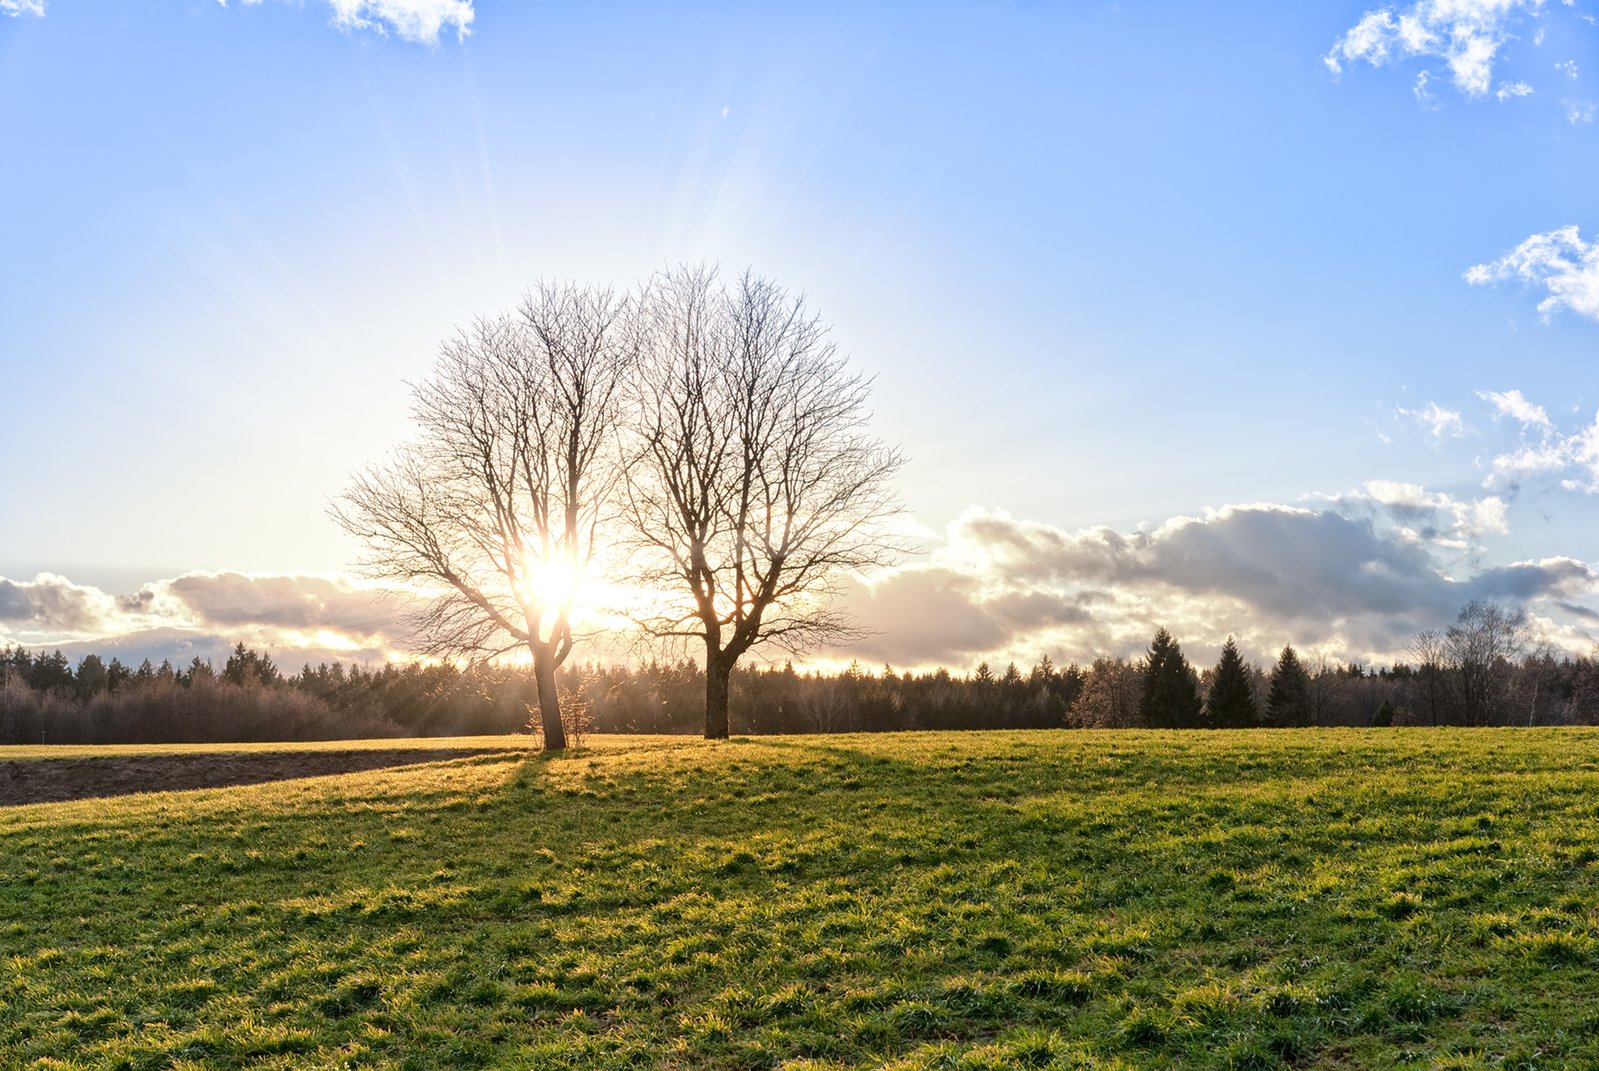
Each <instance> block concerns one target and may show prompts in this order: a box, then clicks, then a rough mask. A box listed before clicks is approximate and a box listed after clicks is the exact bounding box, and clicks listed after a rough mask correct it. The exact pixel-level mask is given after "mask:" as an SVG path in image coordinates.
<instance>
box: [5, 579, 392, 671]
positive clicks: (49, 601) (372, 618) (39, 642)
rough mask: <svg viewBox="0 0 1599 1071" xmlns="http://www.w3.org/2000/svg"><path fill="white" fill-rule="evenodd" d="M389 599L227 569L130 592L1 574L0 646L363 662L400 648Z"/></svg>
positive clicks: (367, 588)
mask: <svg viewBox="0 0 1599 1071" xmlns="http://www.w3.org/2000/svg"><path fill="white" fill-rule="evenodd" d="M394 594H395V593H394V592H390V591H387V590H386V589H383V588H377V587H373V586H371V585H366V584H362V583H358V582H355V581H352V580H348V579H344V578H337V577H323V576H292V575H289V576H285V575H265V576H263V575H251V574H246V573H236V572H222V573H206V572H197V573H188V574H185V575H183V576H179V577H173V578H171V579H167V580H159V581H155V582H153V583H150V584H146V585H144V586H143V587H142V588H140V589H139V590H138V591H136V592H133V593H131V594H113V593H110V592H106V591H103V590H101V589H99V588H96V587H91V586H87V585H83V584H76V583H73V582H72V581H70V580H67V579H66V578H64V577H60V576H56V575H53V574H50V573H42V574H40V575H39V576H37V577H35V578H34V579H33V580H30V581H18V580H9V579H6V578H4V577H0V644H10V643H16V644H21V645H22V646H24V647H29V648H54V647H61V648H62V649H63V650H81V651H91V650H94V651H101V652H102V653H105V654H108V655H109V654H116V653H118V652H119V651H131V652H140V653H141V657H143V656H148V655H152V654H157V655H159V657H164V658H172V659H173V660H174V661H178V660H180V659H181V660H182V661H185V662H187V661H188V659H189V658H190V657H193V654H194V653H200V654H202V655H203V656H204V657H210V652H213V651H215V650H218V649H220V650H224V651H225V650H227V649H228V648H230V647H232V646H233V644H235V643H237V642H240V641H243V642H245V643H247V644H249V645H250V646H252V647H257V648H264V649H268V650H273V651H279V652H282V651H295V652H300V657H305V655H306V653H307V652H310V653H313V654H317V655H319V656H320V657H318V658H316V659H313V660H322V658H325V657H326V654H327V652H342V655H340V656H339V657H343V658H346V659H351V658H353V659H358V660H363V661H364V660H371V659H373V658H382V657H387V656H389V655H391V654H395V653H399V652H403V651H404V650H405V647H406V642H407V639H408V629H407V626H406V624H405V622H404V620H403V617H402V609H403V607H402V604H401V603H400V602H399V601H398V600H396V599H395V598H385V596H386V595H390V596H392V595H394ZM130 645H131V646H130ZM157 660H159V658H158V659H157ZM289 661H290V663H293V664H298V663H297V662H295V661H294V659H293V658H291V659H290V660H289Z"/></svg>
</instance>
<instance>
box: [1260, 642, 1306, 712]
mask: <svg viewBox="0 0 1599 1071" xmlns="http://www.w3.org/2000/svg"><path fill="white" fill-rule="evenodd" d="M1266 722H1267V724H1269V725H1276V726H1282V727H1289V726H1296V725H1309V724H1310V674H1308V673H1306V672H1305V667H1304V666H1303V665H1301V664H1300V662H1299V656H1298V655H1296V654H1295V653H1294V649H1293V647H1292V646H1286V647H1284V648H1283V653H1282V655H1281V656H1279V657H1278V659H1277V665H1276V667H1275V668H1273V669H1272V671H1271V692H1270V694H1268V695H1267V697H1266Z"/></svg>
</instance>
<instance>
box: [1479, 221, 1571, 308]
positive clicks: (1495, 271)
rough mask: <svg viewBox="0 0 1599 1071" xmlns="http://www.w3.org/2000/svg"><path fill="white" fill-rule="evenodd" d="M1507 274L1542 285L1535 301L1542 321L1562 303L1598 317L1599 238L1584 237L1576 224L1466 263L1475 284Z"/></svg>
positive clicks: (1531, 283)
mask: <svg viewBox="0 0 1599 1071" xmlns="http://www.w3.org/2000/svg"><path fill="white" fill-rule="evenodd" d="M1505 280H1521V281H1522V283H1525V285H1529V286H1535V288H1538V289H1543V291H1546V296H1545V297H1543V301H1540V302H1538V312H1540V313H1543V318H1545V320H1546V321H1548V320H1549V318H1551V317H1553V315H1554V313H1556V312H1559V310H1562V309H1569V310H1572V312H1575V313H1577V315H1580V317H1588V318H1589V320H1599V241H1585V240H1583V237H1581V233H1578V230H1577V227H1575V225H1572V227H1561V229H1557V230H1549V232H1546V233H1541V235H1532V237H1530V238H1527V240H1525V241H1522V243H1521V245H1519V246H1516V248H1514V249H1511V251H1509V253H1506V254H1505V256H1501V257H1500V259H1498V261H1490V262H1487V264H1477V265H1473V267H1469V269H1466V281H1468V283H1471V285H1474V286H1479V285H1484V283H1498V281H1505Z"/></svg>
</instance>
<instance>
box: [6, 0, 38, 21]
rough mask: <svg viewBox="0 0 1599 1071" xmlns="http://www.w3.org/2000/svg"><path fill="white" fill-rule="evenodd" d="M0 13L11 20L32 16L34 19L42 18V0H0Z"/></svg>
mask: <svg viewBox="0 0 1599 1071" xmlns="http://www.w3.org/2000/svg"><path fill="white" fill-rule="evenodd" d="M0 11H4V12H5V13H6V14H7V15H10V16H11V17H12V18H16V17H17V16H18V15H32V16H34V17H35V18H41V19H42V18H44V0H0Z"/></svg>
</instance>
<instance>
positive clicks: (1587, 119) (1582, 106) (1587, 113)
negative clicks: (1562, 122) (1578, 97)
mask: <svg viewBox="0 0 1599 1071" xmlns="http://www.w3.org/2000/svg"><path fill="white" fill-rule="evenodd" d="M1560 103H1561V104H1564V105H1565V106H1566V122H1568V123H1570V124H1572V125H1573V126H1575V125H1576V124H1578V123H1591V122H1593V117H1594V114H1595V113H1599V104H1594V103H1593V102H1591V101H1582V102H1577V101H1570V100H1563V101H1561V102H1560Z"/></svg>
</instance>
